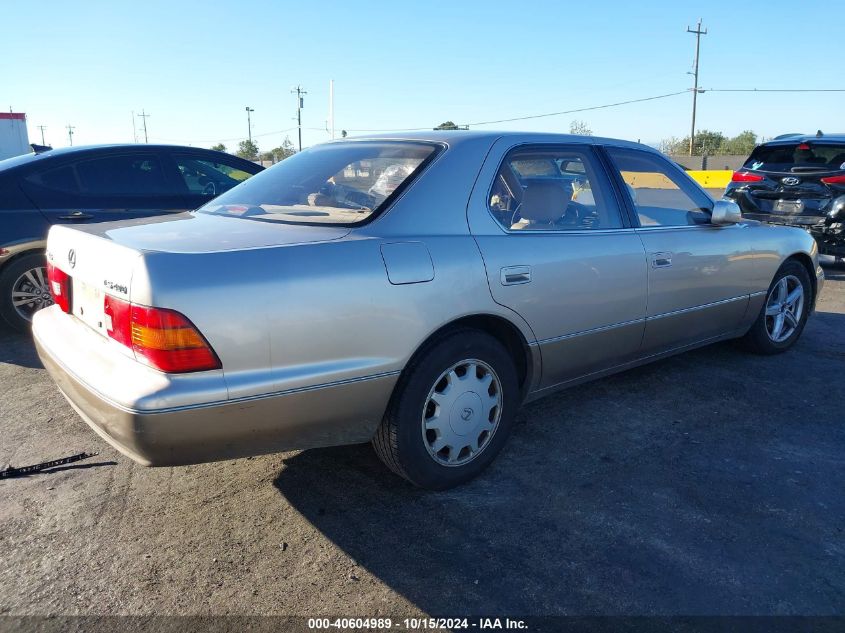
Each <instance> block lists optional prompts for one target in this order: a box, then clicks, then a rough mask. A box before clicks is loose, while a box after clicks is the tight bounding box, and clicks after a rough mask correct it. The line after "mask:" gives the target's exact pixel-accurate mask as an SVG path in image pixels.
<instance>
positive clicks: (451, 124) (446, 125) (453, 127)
mask: <svg viewBox="0 0 845 633" xmlns="http://www.w3.org/2000/svg"><path fill="white" fill-rule="evenodd" d="M434 129H435V130H460V129H461V128H459V127H458V126H457V125H455V123H454V122H452V121H444V122H443V123H441V124H440V125H438V126H437V127H436V128H434Z"/></svg>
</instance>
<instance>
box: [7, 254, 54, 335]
mask: <svg viewBox="0 0 845 633" xmlns="http://www.w3.org/2000/svg"><path fill="white" fill-rule="evenodd" d="M12 305H13V306H14V308H15V311H16V312H17V313H18V314H19V315H20V316H21V318H23V319H25V320H27V321H32V317H33V315H34V314H35V313H36V312H38V311H39V310H40V309H41V308H46V307H47V306H51V305H53V295H51V294H50V286H49V284H48V283H47V269H46V268H45V267H43V266H39V267H37V268H31V269H30V270H27V271H25V272H24V273H23V274H21V276H20V277H18V278H17V279H16V280H15V283H14V284H12Z"/></svg>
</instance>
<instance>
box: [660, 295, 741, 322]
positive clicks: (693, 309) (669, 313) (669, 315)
mask: <svg viewBox="0 0 845 633" xmlns="http://www.w3.org/2000/svg"><path fill="white" fill-rule="evenodd" d="M747 299H748V295H740V296H739V297H732V298H730V299H722V300H721V301H713V302H712V303H704V304H702V305H700V306H694V307H692V308H684V309H682V310H673V311H672V312H664V313H663V314H655V315H654V316H649V317H646V319H645V320H646V321H655V320H657V319H663V318H665V317H671V316H675V315H677V314H686V313H687V312H695V311H696V310H703V309H705V308H712V307H714V306H719V305H724V304H726V303H732V302H734V301H742V300H747Z"/></svg>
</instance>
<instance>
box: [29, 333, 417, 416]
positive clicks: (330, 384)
mask: <svg viewBox="0 0 845 633" xmlns="http://www.w3.org/2000/svg"><path fill="white" fill-rule="evenodd" d="M41 347H42V349H43V350H44V351H45V352H47V350H46V348H45V347H44V346H43V345H42V346H41ZM47 353H49V352H47ZM50 358H52V359H53V362H55V363H56V364H57V365H58V366H59V367H61V368H62V370H63V371H64V372H65V373H66V374H68V375H69V376H70V377H71V378H73V380H75V381H76V382H78V383H79V384H80V385H82V386H83V387H85V388H86V389H88V390H89V391H90V392H91V393H93V394H94V395H96V396H97V397H98V398H100V399H101V400H102V401H103V402H105V403H106V404H108V405H109V406H111V407H114V408H115V409H119V410H120V411H124V412H126V413H131V414H133V415H158V414H159V413H173V412H176V411H191V410H193V409H207V408H209V407H219V406H223V405H226V404H238V403H240V402H252V401H255V400H264V399H266V398H275V397H279V396H286V395H289V394H294V393H302V392H306V391H316V390H317V389H325V388H329V387H339V386H342V385H348V384H351V383H356V382H364V381H366V380H376V379H379V378H387V377H390V376H398V375H399V374H401V373H402V371H401V370H399V369H397V370H395V371H385V372H381V373H379V374H370V375H369V376H359V377H357V378H346V379H343V380H335V381H333V382H326V383H322V384H319V385H308V386H306V387H294V388H292V389H283V390H282V391H273V392H270V393H262V394H259V395H255V396H242V397H240V398H233V399H231V400H214V401H212V402H203V403H200V404H188V405H183V406H180V407H168V408H166V409H132V408H130V407H126V406H124V405H122V404H120V403H118V402H115V401H114V400H112V399H111V398H109V397H108V396H105V395H103V394H102V393H100V392H99V391H98V390H97V389H95V388H94V387H92V386H91V385H89V384H88V383H87V382H86V381H84V380H82V379H81V378H80V377H79V376H77V375H76V374H75V373H73V372H72V371H70V370H69V369H68V368H67V366H65V364H64V363H62V362H61V361H60V360H59V359H58V358H56V357H55V356H53V355H52V354H50Z"/></svg>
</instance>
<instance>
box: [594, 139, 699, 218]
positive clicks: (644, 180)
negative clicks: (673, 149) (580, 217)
mask: <svg viewBox="0 0 845 633" xmlns="http://www.w3.org/2000/svg"><path fill="white" fill-rule="evenodd" d="M607 153H608V154H609V155H610V157H611V159H612V160H613V164H614V165H615V167H616V169H618V170H619V175H620V176H621V177H622V180H623V181H625V185H626V186H627V189H628V193H629V194H630V196H631V201H632V202H633V203H634V208H635V209H636V211H637V215H638V217H639V220H640V225H641V226H644V227H648V226H686V225H695V224H707V223H709V222H710V212H711V210H712V208H713V203H712V201H711V200H710V198H709V197H708V196H707V194H705V193H704V192H703V191H701V189H699V188H698V187H697V186H696V185H695V184H694V183H693V182H691V181H690V180H689V178H687V177H686V176H685V175H684V174H683V172H681V171H680V170H679V169H678V168H675V167H674V166H673V165H672V164H670V163H669V162H668V161H666V160H664V159H662V158H661V157H660V156H656V155H654V154H652V153H650V152H643V151H640V150H632V149H623V148H618V147H608V148H607Z"/></svg>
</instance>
